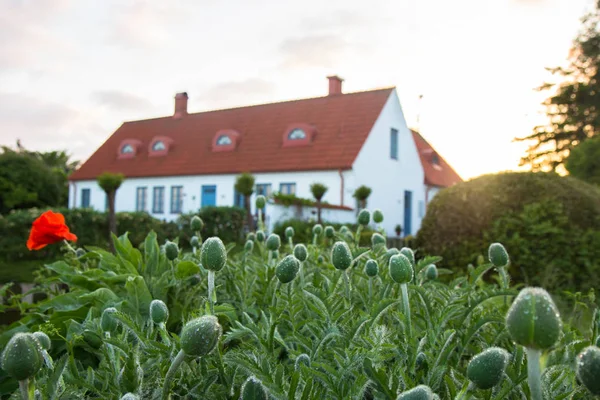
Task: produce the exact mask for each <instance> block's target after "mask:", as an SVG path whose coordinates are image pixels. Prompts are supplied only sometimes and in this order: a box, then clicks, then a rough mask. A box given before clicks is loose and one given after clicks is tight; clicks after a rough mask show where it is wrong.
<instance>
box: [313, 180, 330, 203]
mask: <svg viewBox="0 0 600 400" xmlns="http://www.w3.org/2000/svg"><path fill="white" fill-rule="evenodd" d="M328 189H329V188H328V187H327V186H325V185H323V184H322V183H313V184H311V185H310V192H311V193H312V195H313V197H314V198H315V200H317V201H321V199H322V198H323V196H325V193H327V190H328Z"/></svg>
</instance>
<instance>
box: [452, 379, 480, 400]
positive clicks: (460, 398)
mask: <svg viewBox="0 0 600 400" xmlns="http://www.w3.org/2000/svg"><path fill="white" fill-rule="evenodd" d="M474 388H475V386H474V385H473V382H469V384H468V385H465V386H463V388H462V390H461V391H460V392H459V393H458V394H457V395H456V398H455V399H454V400H466V399H468V398H469V395H468V393H469V390H472V389H474Z"/></svg>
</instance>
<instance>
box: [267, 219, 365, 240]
mask: <svg viewBox="0 0 600 400" xmlns="http://www.w3.org/2000/svg"><path fill="white" fill-rule="evenodd" d="M315 225H317V221H305V220H301V219H295V218H292V219H288V220H284V221H279V222H277V223H276V224H275V226H274V227H273V233H276V234H278V235H279V236H280V237H285V230H286V228H287V227H292V228H293V229H294V243H310V242H312V239H313V232H312V229H313V227H314V226H315ZM323 225H325V226H331V227H333V229H335V232H336V234H338V235H339V231H340V228H341V227H342V226H346V227H348V228H349V229H350V230H352V231H356V229H357V227H358V224H340V223H330V222H327V221H323ZM371 235H373V230H372V229H370V228H368V227H365V228H363V231H362V232H361V235H360V245H361V246H366V247H370V246H371Z"/></svg>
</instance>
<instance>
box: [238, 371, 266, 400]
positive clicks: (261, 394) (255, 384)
mask: <svg viewBox="0 0 600 400" xmlns="http://www.w3.org/2000/svg"><path fill="white" fill-rule="evenodd" d="M241 392H242V394H241V396H240V400H268V399H269V394H268V393H267V389H266V388H265V387H264V385H263V384H262V382H261V381H260V380H258V379H257V378H256V377H254V376H251V377H249V378H248V379H246V382H244V384H243V385H242V390H241Z"/></svg>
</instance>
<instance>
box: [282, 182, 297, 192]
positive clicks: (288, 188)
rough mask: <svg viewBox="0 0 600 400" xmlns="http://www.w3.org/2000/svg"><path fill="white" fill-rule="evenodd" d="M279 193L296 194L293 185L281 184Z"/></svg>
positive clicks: (294, 185)
mask: <svg viewBox="0 0 600 400" xmlns="http://www.w3.org/2000/svg"><path fill="white" fill-rule="evenodd" d="M279 192H280V193H281V194H296V184H295V183H282V184H281V185H279Z"/></svg>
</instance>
